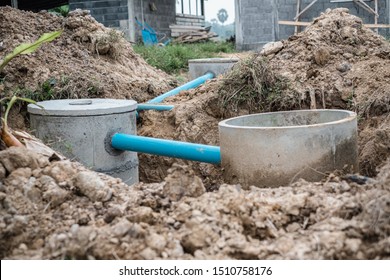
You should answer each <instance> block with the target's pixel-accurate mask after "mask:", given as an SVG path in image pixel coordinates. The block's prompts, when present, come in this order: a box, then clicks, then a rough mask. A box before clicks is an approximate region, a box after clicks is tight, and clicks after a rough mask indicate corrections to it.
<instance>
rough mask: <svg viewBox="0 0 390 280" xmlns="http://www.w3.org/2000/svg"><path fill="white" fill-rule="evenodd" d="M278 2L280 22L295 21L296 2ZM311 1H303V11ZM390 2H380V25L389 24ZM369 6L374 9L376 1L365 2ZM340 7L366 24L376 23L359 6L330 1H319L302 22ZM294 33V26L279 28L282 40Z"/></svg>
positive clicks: (301, 19) (369, 14)
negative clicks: (346, 9) (327, 10)
mask: <svg viewBox="0 0 390 280" xmlns="http://www.w3.org/2000/svg"><path fill="white" fill-rule="evenodd" d="M277 2H278V13H279V19H280V20H293V19H294V17H295V15H296V9H297V8H296V7H297V6H296V5H297V1H296V0H277ZM310 2H311V0H302V1H301V3H302V4H301V10H303V8H304V7H306V6H307V5H308V4H309V3H310ZM389 2H390V1H386V0H379V1H378V6H379V8H378V10H379V20H378V23H385V24H388V23H389V7H388V5H389ZM365 3H366V4H367V5H369V6H370V7H372V8H373V9H374V1H365ZM338 7H343V8H348V9H349V12H350V13H351V14H353V15H357V16H359V17H360V18H362V20H363V22H365V23H374V16H373V15H372V14H371V13H369V12H367V11H366V10H365V9H363V8H361V7H359V6H358V5H356V4H354V3H352V2H344V3H331V2H330V0H319V1H317V2H316V3H315V4H314V5H313V6H312V7H311V8H310V9H309V10H307V11H306V12H305V13H304V14H303V15H302V16H301V17H300V21H312V19H313V18H316V17H318V16H320V14H321V13H322V12H324V11H325V10H326V9H328V8H330V9H334V8H338ZM388 32H389V30H388V29H380V33H381V34H382V35H387V34H388ZM293 33H294V27H293V26H286V25H280V26H279V37H280V39H285V38H288V37H289V36H291V35H292V34H293Z"/></svg>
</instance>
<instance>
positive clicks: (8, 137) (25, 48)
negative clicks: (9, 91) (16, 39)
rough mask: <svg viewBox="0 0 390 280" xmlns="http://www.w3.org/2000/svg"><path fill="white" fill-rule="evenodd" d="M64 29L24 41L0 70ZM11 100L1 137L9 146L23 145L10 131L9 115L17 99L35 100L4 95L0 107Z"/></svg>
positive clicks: (5, 60)
mask: <svg viewBox="0 0 390 280" xmlns="http://www.w3.org/2000/svg"><path fill="white" fill-rule="evenodd" d="M61 33H62V31H55V32H51V33H45V34H43V35H42V36H41V37H40V38H39V39H38V40H36V41H35V42H33V43H22V44H20V45H19V46H17V47H16V48H15V49H14V50H13V52H12V53H10V54H8V55H6V56H5V57H4V59H3V61H2V62H1V63H0V72H1V71H2V70H3V69H4V67H5V66H6V65H7V64H8V63H9V62H10V61H11V60H12V59H14V58H15V57H17V56H18V55H22V54H29V53H32V52H34V51H35V50H37V49H38V48H39V47H40V46H41V45H42V44H43V43H46V42H51V41H53V40H54V39H55V38H57V37H58V36H60V35H61ZM6 100H9V101H8V104H7V108H6V111H5V114H4V118H2V119H1V123H2V127H1V139H2V140H3V141H4V143H5V144H6V145H7V147H10V146H20V147H22V146H23V144H22V143H21V142H20V141H19V140H18V139H17V138H16V137H15V136H13V135H12V133H10V131H9V129H8V115H9V112H10V110H11V108H12V107H13V105H14V104H15V102H16V101H18V100H20V101H24V102H27V103H33V104H36V102H35V101H34V100H31V99H29V98H23V97H17V96H16V95H13V96H12V97H4V98H2V99H0V109H1V107H2V106H3V105H2V104H1V103H3V102H4V101H6Z"/></svg>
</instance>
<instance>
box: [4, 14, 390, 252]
mask: <svg viewBox="0 0 390 280" xmlns="http://www.w3.org/2000/svg"><path fill="white" fill-rule="evenodd" d="M59 29H63V30H64V32H63V34H62V35H61V37H59V38H58V39H57V40H55V41H53V42H52V43H49V44H45V45H44V46H42V47H41V48H40V49H39V50H37V51H36V52H35V53H32V54H30V55H27V56H19V57H18V58H17V59H15V60H13V61H12V62H11V63H10V64H9V65H7V67H6V68H5V69H4V70H3V72H1V73H0V78H1V84H0V92H2V95H4V96H10V95H11V94H13V93H14V92H17V93H18V94H21V95H23V96H28V97H31V96H34V95H35V96H37V94H42V99H57V98H83V97H89V98H94V97H99V98H119V99H134V100H136V101H138V102H144V101H146V100H148V99H150V98H152V97H155V96H157V95H159V94H161V93H163V92H165V91H167V90H169V89H171V88H173V87H175V86H176V85H177V82H176V81H175V80H174V79H173V78H171V77H170V76H168V75H167V74H165V73H163V72H162V71H159V70H157V69H154V68H152V67H151V66H149V65H147V64H146V63H145V62H144V61H143V59H142V58H140V57H139V56H138V55H136V54H135V53H134V52H133V51H132V48H131V45H130V44H129V43H127V42H126V41H125V40H124V39H123V38H122V37H121V36H120V34H118V33H117V32H116V31H113V30H111V29H108V28H105V27H103V26H102V25H100V24H99V23H97V22H96V21H95V20H94V19H93V18H92V17H91V16H90V15H88V13H87V12H85V11H74V12H71V13H70V15H69V16H68V17H66V18H62V17H59V16H55V15H52V14H49V13H46V12H41V13H37V14H35V13H30V12H23V11H18V10H15V9H12V8H9V7H6V8H0V46H1V47H0V57H1V58H2V57H4V56H5V55H6V54H7V53H9V52H11V51H12V50H13V48H14V47H16V46H17V45H18V44H20V43H22V42H26V41H32V40H35V39H36V38H38V37H39V35H40V34H41V33H43V32H49V31H55V30H59ZM240 58H241V59H240V62H239V63H237V64H236V65H235V66H234V67H233V68H232V70H231V71H229V72H228V73H226V74H225V75H222V76H219V77H217V78H215V79H213V80H211V81H208V82H207V83H206V84H204V85H202V86H201V87H199V88H197V89H193V90H190V91H186V92H183V93H181V94H179V95H178V96H175V97H171V98H169V99H167V100H166V101H165V103H166V104H174V105H175V108H174V109H173V110H172V111H167V112H156V111H145V112H143V113H141V114H140V122H139V124H138V128H137V129H138V131H137V134H138V135H143V136H150V137H156V138H164V139H175V140H180V141H186V142H193V143H202V144H209V145H218V144H219V139H218V122H219V121H221V120H223V119H226V118H229V117H233V116H239V115H245V114H252V113H259V112H269V111H284V110H300V109H330V108H336V109H347V110H352V111H355V112H357V114H358V133H359V165H360V174H355V175H353V176H352V175H350V174H345V172H344V171H343V170H337V171H334V172H332V173H329V174H327V176H325V177H324V179H323V180H322V181H321V182H307V181H305V180H303V179H299V178H297V180H295V181H294V182H292V183H291V184H290V185H288V186H280V187H278V188H258V187H256V186H251V187H249V188H245V189H244V188H243V187H242V186H240V185H229V184H227V183H226V182H224V180H223V176H222V175H223V169H222V168H221V166H218V165H211V164H207V163H198V162H190V161H185V160H178V159H174V158H167V157H159V156H153V155H146V154H139V159H140V165H139V170H140V183H138V184H135V185H132V186H128V185H126V184H124V183H123V182H122V181H121V180H120V179H116V178H112V177H110V176H107V175H104V174H101V173H96V172H93V171H91V170H89V169H87V168H86V167H84V166H82V165H81V164H80V163H77V162H73V161H71V160H69V159H61V158H59V157H50V156H48V155H43V154H42V153H40V151H38V150H33V149H31V148H30V149H27V148H16V147H11V148H5V147H4V145H2V147H3V148H2V150H1V151H0V257H1V258H2V259H389V258H390V235H389V233H390V159H389V155H390V86H389V85H390V63H389V62H390V43H389V42H388V41H386V40H385V39H384V38H383V37H381V36H379V35H377V34H376V33H374V32H373V31H371V30H369V29H367V28H365V27H364V26H363V24H362V21H361V19H359V18H357V17H355V16H353V15H350V14H349V13H348V10H346V9H335V10H331V11H327V12H326V13H324V14H322V15H321V16H320V17H318V18H317V19H315V20H314V22H313V24H312V25H310V26H308V27H307V29H306V30H305V31H303V32H301V33H299V34H297V35H294V36H292V37H290V38H289V39H287V40H284V41H281V42H277V43H274V44H272V45H268V46H266V47H265V48H264V49H263V51H262V52H255V53H253V54H249V55H248V54H246V55H243V56H242V57H240ZM9 118H10V119H9V125H10V127H12V128H14V129H16V130H17V129H20V130H26V131H28V130H29V123H28V115H27V113H26V108H25V105H20V106H16V107H15V108H14V109H13V110H12V112H11V115H10V117H9ZM270 148H272V143H270ZM294 160H296V159H294Z"/></svg>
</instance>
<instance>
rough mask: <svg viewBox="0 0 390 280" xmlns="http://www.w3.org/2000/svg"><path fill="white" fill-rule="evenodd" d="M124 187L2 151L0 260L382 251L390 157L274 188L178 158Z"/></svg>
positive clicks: (382, 254)
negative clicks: (246, 186)
mask: <svg viewBox="0 0 390 280" xmlns="http://www.w3.org/2000/svg"><path fill="white" fill-rule="evenodd" d="M168 173H169V175H168V176H167V178H166V179H165V181H164V182H163V183H159V184H148V185H145V184H142V183H141V184H138V185H135V186H132V187H131V188H129V187H128V186H126V185H125V184H123V183H121V182H120V181H119V180H117V179H113V178H111V177H108V176H104V175H102V174H96V173H94V172H91V171H88V170H86V169H85V168H84V167H82V166H79V165H78V164H76V163H71V162H69V161H66V160H64V161H56V162H49V161H48V159H47V158H45V157H42V156H38V155H36V154H34V153H33V152H27V151H26V150H25V149H23V148H10V149H7V150H5V151H2V152H0V179H1V183H0V257H1V258H2V259H5V258H10V259H15V258H16V259H20V258H23V259H30V258H31V259H42V258H45V259H46V258H50V259H73V258H76V259H79V258H82V259H86V258H88V259H118V258H120V259H158V258H162V259H209V258H210V259H227V258H237V259H258V258H260V259H386V258H387V259H388V258H389V257H390V235H389V234H390V207H389V204H390V162H388V163H387V165H386V166H385V167H384V168H383V169H382V171H381V172H380V174H379V175H378V177H377V178H376V180H370V181H369V182H366V183H365V184H364V185H358V184H356V183H352V182H350V181H348V180H342V179H341V178H339V177H336V176H333V177H329V178H328V179H327V181H326V182H325V183H308V182H304V181H300V182H298V183H296V184H294V185H292V186H289V187H283V188H278V189H258V188H255V187H253V188H252V189H251V190H249V191H246V190H242V189H241V188H240V186H239V185H221V186H220V188H219V190H217V191H215V192H205V188H204V186H203V183H202V181H201V180H200V178H199V177H197V176H195V175H194V173H193V171H192V170H190V169H188V167H185V166H179V165H175V166H173V167H172V168H171V169H170V170H169V172H168Z"/></svg>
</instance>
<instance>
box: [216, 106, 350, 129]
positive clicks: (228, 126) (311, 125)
mask: <svg viewBox="0 0 390 280" xmlns="http://www.w3.org/2000/svg"><path fill="white" fill-rule="evenodd" d="M313 111H317V112H332V111H333V112H343V113H346V114H348V116H347V117H345V118H342V119H340V120H337V121H332V122H325V123H318V124H310V125H292V126H266V127H259V126H240V125H230V124H227V122H229V121H232V120H236V119H240V118H246V117H250V116H256V115H271V114H282V113H291V112H313ZM356 118H357V114H356V113H355V112H352V111H349V110H338V109H314V110H291V111H278V112H267V113H259V114H250V115H243V116H238V117H234V118H229V119H226V120H223V121H220V122H219V123H218V127H219V128H234V129H242V130H247V129H250V130H282V129H283V130H287V129H288V130H292V129H302V128H319V127H326V126H333V125H337V124H341V123H346V122H351V121H353V120H355V119H356Z"/></svg>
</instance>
